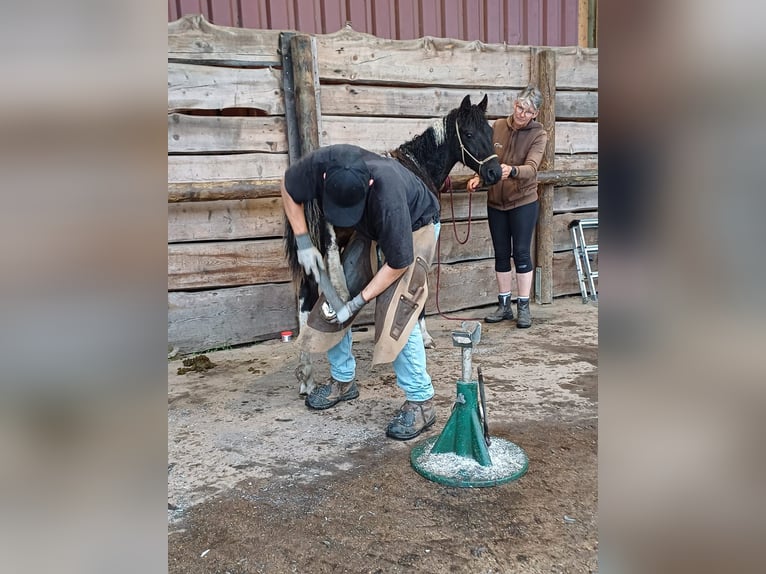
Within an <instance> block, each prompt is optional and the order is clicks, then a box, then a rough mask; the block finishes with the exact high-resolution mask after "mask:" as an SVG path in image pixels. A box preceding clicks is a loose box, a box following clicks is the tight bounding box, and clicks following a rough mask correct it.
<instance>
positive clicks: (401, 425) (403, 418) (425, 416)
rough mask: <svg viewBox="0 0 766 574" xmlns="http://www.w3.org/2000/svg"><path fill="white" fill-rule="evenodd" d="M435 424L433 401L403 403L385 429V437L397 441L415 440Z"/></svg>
mask: <svg viewBox="0 0 766 574" xmlns="http://www.w3.org/2000/svg"><path fill="white" fill-rule="evenodd" d="M434 422H436V407H434V403H433V399H428V400H427V401H420V402H418V401H405V402H404V404H403V405H402V406H401V407H400V408H399V412H398V413H396V416H395V417H394V418H393V419H391V422H390V423H388V427H387V428H386V436H389V437H391V438H395V439H398V440H409V439H411V438H415V437H416V436H418V435H419V434H420V433H422V432H423V431H424V430H426V429H427V428H428V427H430V426H431V425H432V424H434Z"/></svg>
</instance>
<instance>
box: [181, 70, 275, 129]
mask: <svg viewBox="0 0 766 574" xmlns="http://www.w3.org/2000/svg"><path fill="white" fill-rule="evenodd" d="M225 108H255V109H258V110H263V111H264V112H266V113H267V114H269V115H272V116H277V115H284V113H285V110H284V102H283V98H282V83H281V75H280V73H279V71H278V70H274V69H272V68H263V69H252V70H249V69H240V68H222V67H218V66H201V65H195V64H175V63H172V62H171V63H168V111H169V112H173V111H179V110H222V109H225Z"/></svg>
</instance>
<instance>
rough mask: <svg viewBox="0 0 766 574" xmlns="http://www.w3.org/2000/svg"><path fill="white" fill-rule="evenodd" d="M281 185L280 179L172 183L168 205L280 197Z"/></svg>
mask: <svg viewBox="0 0 766 574" xmlns="http://www.w3.org/2000/svg"><path fill="white" fill-rule="evenodd" d="M279 184H280V180H279V179H245V180H242V179H238V180H233V181H192V182H172V183H168V203H181V202H185V201H218V200H221V199H257V198H259V197H278V196H279Z"/></svg>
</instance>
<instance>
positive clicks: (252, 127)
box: [168, 114, 287, 153]
mask: <svg viewBox="0 0 766 574" xmlns="http://www.w3.org/2000/svg"><path fill="white" fill-rule="evenodd" d="M233 151H236V152H264V153H286V152H287V134H286V132H285V119H284V117H281V116H273V117H252V116H190V115H186V114H168V152H169V153H201V152H207V153H222V152H233Z"/></svg>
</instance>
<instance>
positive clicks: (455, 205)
mask: <svg viewBox="0 0 766 574" xmlns="http://www.w3.org/2000/svg"><path fill="white" fill-rule="evenodd" d="M467 181H468V180H467V179H466V180H464V181H462V182H461V181H457V180H455V179H453V180H452V185H453V188H454V190H455V191H454V192H453V193H452V194H450V193H449V192H447V191H443V192H442V193H441V197H440V202H441V217H440V219H441V222H442V233H443V232H444V231H446V229H447V225H449V226H450V227H451V223H450V222H451V221H453V220H455V221H462V220H467V219H469V218H470V219H471V220H476V219H486V218H487V192H486V191H482V190H477V191H474V192H472V193H467V192H466V191H465V184H466V182H467Z"/></svg>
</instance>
